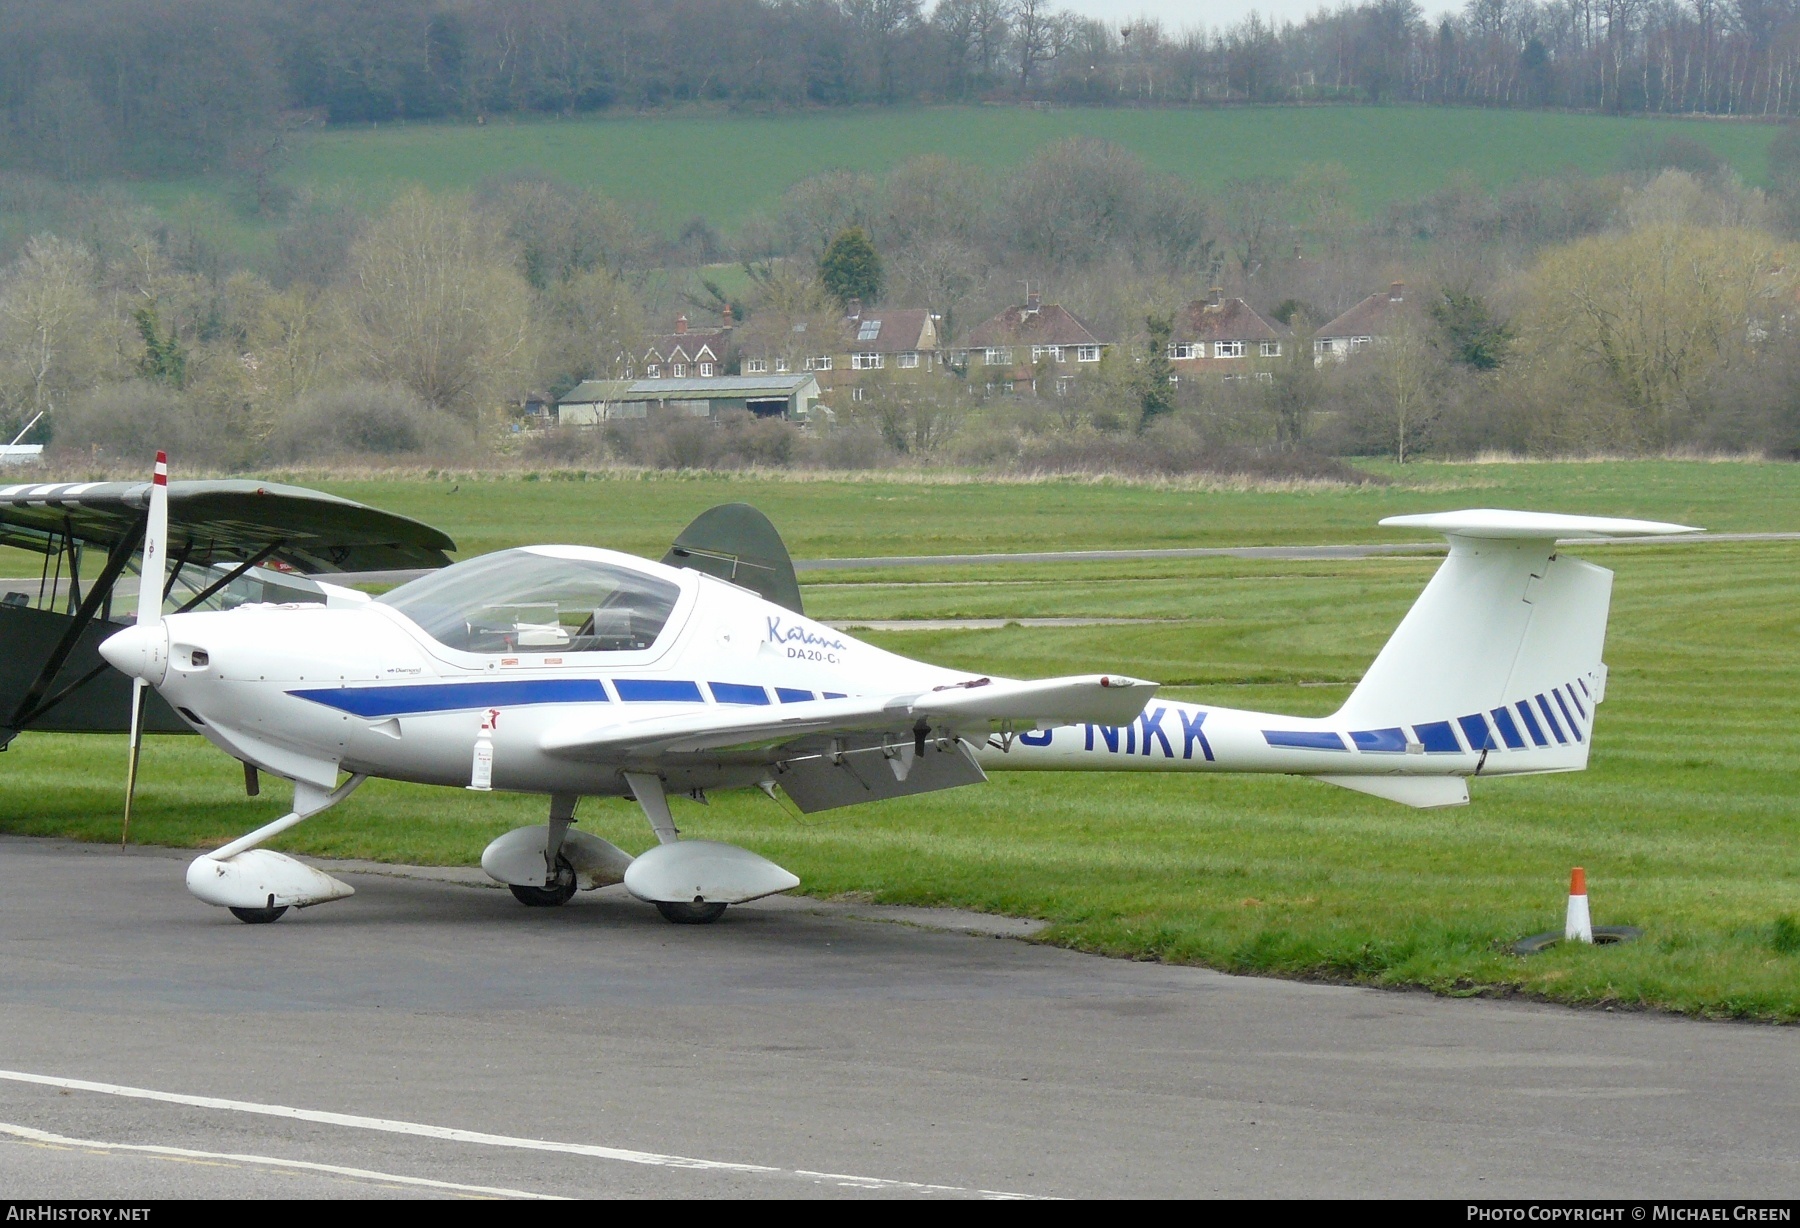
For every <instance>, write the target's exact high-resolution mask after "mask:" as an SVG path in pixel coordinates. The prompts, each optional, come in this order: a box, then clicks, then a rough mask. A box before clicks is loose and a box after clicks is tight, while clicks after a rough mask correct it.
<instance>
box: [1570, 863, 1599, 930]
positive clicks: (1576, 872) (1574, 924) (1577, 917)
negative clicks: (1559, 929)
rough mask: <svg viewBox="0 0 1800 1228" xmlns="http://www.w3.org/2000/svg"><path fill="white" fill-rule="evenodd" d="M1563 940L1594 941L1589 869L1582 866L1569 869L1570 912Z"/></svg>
mask: <svg viewBox="0 0 1800 1228" xmlns="http://www.w3.org/2000/svg"><path fill="white" fill-rule="evenodd" d="M1563 941H1564V942H1586V943H1590V944H1591V943H1592V942H1593V941H1594V925H1593V921H1592V919H1591V918H1590V917H1589V915H1588V897H1587V871H1586V870H1584V869H1582V868H1581V867H1580V866H1576V867H1575V868H1574V869H1573V870H1571V871H1569V912H1568V916H1567V918H1566V919H1565V920H1564V921H1563Z"/></svg>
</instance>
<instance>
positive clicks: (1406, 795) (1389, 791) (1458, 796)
mask: <svg viewBox="0 0 1800 1228" xmlns="http://www.w3.org/2000/svg"><path fill="white" fill-rule="evenodd" d="M1318 779H1320V780H1323V781H1324V782H1325V783H1327V784H1333V785H1342V786H1343V787H1344V788H1346V789H1355V790H1356V791H1357V792H1358V793H1367V794H1369V795H1370V796H1371V797H1381V798H1386V799H1387V800H1388V801H1390V802H1399V803H1401V804H1402V805H1406V806H1415V807H1417V808H1418V809H1420V810H1431V809H1433V808H1435V807H1438V806H1466V805H1468V804H1469V782H1468V781H1467V780H1466V779H1464V778H1463V777H1461V776H1320V777H1318Z"/></svg>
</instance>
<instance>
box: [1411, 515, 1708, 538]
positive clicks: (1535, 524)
mask: <svg viewBox="0 0 1800 1228" xmlns="http://www.w3.org/2000/svg"><path fill="white" fill-rule="evenodd" d="M1381 523H1382V524H1383V525H1385V526H1386V527H1388V528H1391V529H1424V530H1426V531H1427V532H1431V533H1442V534H1444V536H1446V537H1472V538H1478V539H1481V540H1484V541H1520V540H1524V541H1565V540H1574V539H1578V538H1596V537H1666V536H1671V535H1675V534H1681V533H1699V532H1701V530H1700V529H1696V528H1694V527H1693V526H1692V525H1685V524H1666V523H1664V522H1662V521H1659V520H1622V519H1619V518H1618V517H1616V516H1565V515H1562V514H1560V513H1556V512H1514V511H1506V510H1503V509H1498V508H1491V507H1480V508H1470V509H1468V510H1465V511H1460V512H1427V513H1425V514H1424V515H1419V516H1389V517H1388V518H1387V519H1386V520H1383V521H1382V522H1381Z"/></svg>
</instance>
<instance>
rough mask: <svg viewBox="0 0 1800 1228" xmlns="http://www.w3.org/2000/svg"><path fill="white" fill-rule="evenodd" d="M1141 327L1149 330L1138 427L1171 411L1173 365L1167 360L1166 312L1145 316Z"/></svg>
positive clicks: (1171, 325)
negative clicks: (1162, 314) (1142, 415)
mask: <svg viewBox="0 0 1800 1228" xmlns="http://www.w3.org/2000/svg"><path fill="white" fill-rule="evenodd" d="M1144 327H1145V328H1146V329H1148V330H1149V333H1150V352H1149V354H1148V355H1146V357H1145V362H1144V383H1143V390H1142V393H1141V396H1142V404H1143V406H1144V417H1143V420H1142V421H1141V422H1139V423H1138V429H1139V430H1143V429H1144V428H1145V427H1147V426H1149V425H1150V424H1151V423H1152V422H1154V421H1156V419H1157V418H1159V417H1161V416H1162V415H1163V414H1169V413H1173V412H1175V385H1174V384H1173V382H1172V381H1173V379H1174V377H1175V368H1174V367H1173V366H1172V365H1171V364H1170V362H1169V334H1170V333H1171V332H1173V331H1174V323H1173V322H1172V321H1171V320H1170V319H1169V317H1168V316H1146V317H1145V318H1144Z"/></svg>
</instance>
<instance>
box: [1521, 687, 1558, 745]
mask: <svg viewBox="0 0 1800 1228" xmlns="http://www.w3.org/2000/svg"><path fill="white" fill-rule="evenodd" d="M1513 707H1514V709H1516V710H1517V711H1518V713H1519V718H1520V719H1521V720H1523V721H1524V722H1525V728H1526V730H1527V731H1528V732H1529V733H1530V734H1531V740H1532V741H1533V742H1536V743H1537V744H1538V745H1539V746H1548V745H1550V739H1549V738H1547V737H1545V736H1544V731H1543V730H1542V729H1541V728H1539V727H1538V720H1537V717H1536V716H1534V715H1532V712H1531V701H1530V700H1529V699H1523V700H1520V701H1519V702H1518V703H1516V704H1514V705H1513Z"/></svg>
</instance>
